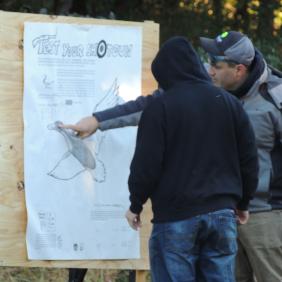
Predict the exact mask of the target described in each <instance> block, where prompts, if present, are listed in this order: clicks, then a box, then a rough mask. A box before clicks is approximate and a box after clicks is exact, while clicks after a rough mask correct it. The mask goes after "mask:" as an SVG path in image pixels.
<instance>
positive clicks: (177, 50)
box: [151, 36, 211, 90]
mask: <svg viewBox="0 0 282 282" xmlns="http://www.w3.org/2000/svg"><path fill="white" fill-rule="evenodd" d="M151 69H152V73H153V75H154V77H155V79H156V80H157V81H158V83H159V86H160V87H161V88H163V89H164V90H168V89H169V88H171V87H172V86H174V85H175V84H177V83H180V82H184V81H191V82H192V81H203V82H210V81H211V80H210V77H209V75H208V73H207V71H206V69H205V67H204V65H203V63H202V62H201V60H200V58H199V56H198V55H197V53H196V51H195V50H194V48H193V47H192V45H191V44H190V43H189V42H188V40H187V39H186V38H185V37H180V36H177V37H172V38H171V39H169V40H167V41H166V42H165V43H164V44H163V45H162V47H161V48H160V50H159V52H158V53H157V55H156V57H155V59H154V60H153V62H152V66H151Z"/></svg>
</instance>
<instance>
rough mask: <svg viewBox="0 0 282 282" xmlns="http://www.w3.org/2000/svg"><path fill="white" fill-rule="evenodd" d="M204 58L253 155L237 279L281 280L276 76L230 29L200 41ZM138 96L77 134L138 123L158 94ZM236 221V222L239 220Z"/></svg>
mask: <svg viewBox="0 0 282 282" xmlns="http://www.w3.org/2000/svg"><path fill="white" fill-rule="evenodd" d="M201 45H202V47H203V48H204V50H205V51H206V52H208V54H209V56H210V63H211V66H210V68H209V74H210V76H211V77H212V79H213V83H214V84H215V85H217V86H219V87H223V88H225V89H226V90H227V91H228V92H230V93H231V94H232V95H234V96H235V97H237V98H238V99H239V100H240V101H241V102H242V104H243V107H244V109H245V111H246V112H247V114H248V116H249V118H250V120H251V123H252V125H253V129H254V131H255V136H256V144H257V147H258V153H259V184H258V188H257V192H256V194H255V197H254V199H253V200H252V201H251V203H250V212H251V214H252V216H251V219H250V220H249V221H248V223H247V224H245V225H239V227H238V228H239V229H238V254H237V262H236V280H237V282H253V281H254V276H255V277H256V281H258V282H265V281H269V282H278V281H282V268H281V261H282V166H281V165H282V114H281V111H282V106H281V105H282V75H281V73H280V72H279V71H277V70H274V69H273V68H271V67H270V66H268V65H267V63H266V62H265V60H264V58H263V56H262V54H261V53H260V52H259V51H258V50H257V49H256V48H254V46H253V44H252V42H251V41H250V39H249V38H248V37H247V36H246V35H244V34H242V33H240V32H236V31H230V32H224V33H222V34H220V35H218V36H217V37H216V38H215V39H205V38H202V39H201ZM160 95H162V94H161V92H160V91H159V90H156V91H155V92H154V94H153V95H150V96H146V97H139V98H138V99H137V100H135V101H130V102H128V103H125V104H123V105H119V106H117V107H114V108H112V109H108V110H105V111H103V112H99V113H94V114H93V116H91V117H86V118H84V119H82V120H81V121H79V122H78V123H77V125H75V126H74V129H75V130H76V131H78V132H79V133H80V135H81V136H82V137H86V136H88V135H89V134H92V133H94V132H95V131H96V130H97V129H98V128H99V129H100V130H107V129H110V128H116V127H122V126H128V125H138V122H139V119H140V113H141V112H142V110H143V109H144V108H145V107H146V106H147V105H148V104H150V103H151V102H152V101H154V99H155V98H156V97H158V96H160ZM239 222H241V223H242V221H241V219H240V218H239Z"/></svg>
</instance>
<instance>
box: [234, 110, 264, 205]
mask: <svg viewBox="0 0 282 282" xmlns="http://www.w3.org/2000/svg"><path fill="white" fill-rule="evenodd" d="M237 140H238V152H239V158H240V171H241V178H242V186H243V191H242V199H241V201H240V202H239V203H238V205H237V208H238V209H239V210H248V206H249V202H250V200H251V199H252V198H253V196H254V193H255V191H256V189H257V185H258V171H259V166H258V153H257V147H256V141H255V135H254V131H253V128H252V125H251V123H250V121H249V118H248V116H247V114H246V113H245V111H244V109H243V108H242V107H241V105H240V107H238V124H237Z"/></svg>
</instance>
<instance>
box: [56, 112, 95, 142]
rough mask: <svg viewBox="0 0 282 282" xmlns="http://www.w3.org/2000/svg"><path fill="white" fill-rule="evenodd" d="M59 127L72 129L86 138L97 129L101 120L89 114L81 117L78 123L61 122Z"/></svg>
mask: <svg viewBox="0 0 282 282" xmlns="http://www.w3.org/2000/svg"><path fill="white" fill-rule="evenodd" d="M59 127H61V128H66V129H72V130H73V131H75V132H76V133H77V136H79V137H80V138H86V137H88V136H90V135H91V134H93V133H95V132H96V131H97V129H98V127H99V122H98V120H97V119H96V118H95V117H94V116H88V117H85V118H83V119H81V120H80V121H78V122H77V123H76V124H61V125H59Z"/></svg>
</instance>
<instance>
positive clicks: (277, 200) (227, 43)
mask: <svg viewBox="0 0 282 282" xmlns="http://www.w3.org/2000/svg"><path fill="white" fill-rule="evenodd" d="M200 41H201V46H202V47H203V49H204V50H205V51H206V52H207V53H208V55H209V58H210V68H209V74H210V76H211V78H212V80H213V83H214V84H215V85H217V86H219V87H223V88H224V89H226V90H227V91H229V92H230V93H231V94H233V95H234V96H236V97H237V98H238V99H240V101H241V102H242V104H243V107H244V109H245V111H246V112H247V114H248V116H249V118H250V120H251V123H252V125H253V128H254V131H255V135H256V144H257V147H258V153H259V168H260V169H259V183H258V187H257V192H256V194H255V197H254V199H253V200H252V201H251V202H250V211H251V213H252V216H251V218H250V220H249V222H248V223H247V224H246V225H242V226H239V228H238V255H237V267H236V277H237V281H238V282H241V281H242V282H244V281H245V282H247V281H254V279H253V277H254V276H255V277H256V281H258V282H265V281H267V282H278V281H282V264H281V262H282V79H281V77H278V76H277V75H275V74H273V71H272V69H270V68H269V67H268V66H267V64H266V62H265V60H264V58H263V56H262V54H261V53H260V52H259V51H258V50H257V49H256V48H255V47H254V46H253V44H252V42H251V40H250V39H249V38H248V37H247V36H246V35H244V34H242V33H240V32H236V31H230V32H224V33H222V34H221V35H219V36H217V37H216V38H215V39H210V38H205V37H201V38H200Z"/></svg>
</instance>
